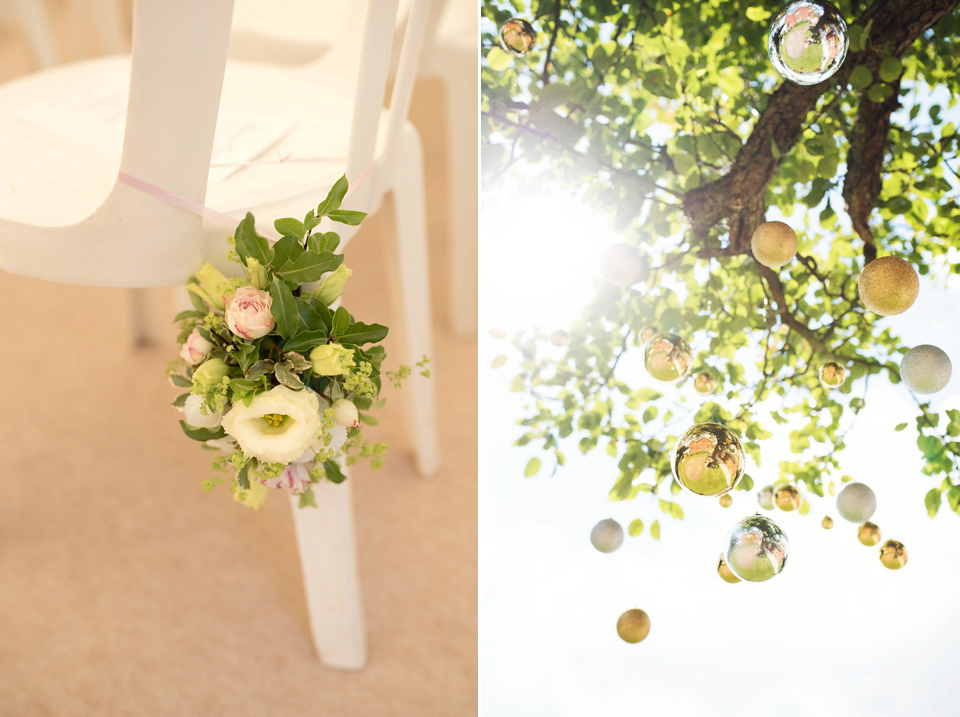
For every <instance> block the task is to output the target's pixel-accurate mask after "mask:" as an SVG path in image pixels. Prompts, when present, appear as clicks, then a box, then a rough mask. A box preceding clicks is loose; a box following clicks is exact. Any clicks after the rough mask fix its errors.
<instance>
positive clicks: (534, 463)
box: [523, 456, 540, 478]
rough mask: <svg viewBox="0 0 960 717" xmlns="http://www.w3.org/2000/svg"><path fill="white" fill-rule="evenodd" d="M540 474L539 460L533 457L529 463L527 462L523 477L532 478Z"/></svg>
mask: <svg viewBox="0 0 960 717" xmlns="http://www.w3.org/2000/svg"><path fill="white" fill-rule="evenodd" d="M539 472H540V459H539V458H537V457H536V456H534V457H533V458H531V459H530V460H529V461H527V467H526V468H524V469H523V475H524V476H526V477H527V478H533V476H535V475H536V474H537V473H539Z"/></svg>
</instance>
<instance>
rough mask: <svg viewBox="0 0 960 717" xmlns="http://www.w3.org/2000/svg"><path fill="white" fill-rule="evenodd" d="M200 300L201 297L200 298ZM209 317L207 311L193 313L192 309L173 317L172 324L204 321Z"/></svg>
mask: <svg viewBox="0 0 960 717" xmlns="http://www.w3.org/2000/svg"><path fill="white" fill-rule="evenodd" d="M198 298H199V297H198ZM206 315H207V312H206V311H200V310H195V311H191V310H190V309H188V310H186V311H181V312H180V313H179V314H177V315H176V316H174V317H173V321H172V322H171V323H174V324H175V323H177V322H178V321H183V320H184V319H202V318H203V317H204V316H206Z"/></svg>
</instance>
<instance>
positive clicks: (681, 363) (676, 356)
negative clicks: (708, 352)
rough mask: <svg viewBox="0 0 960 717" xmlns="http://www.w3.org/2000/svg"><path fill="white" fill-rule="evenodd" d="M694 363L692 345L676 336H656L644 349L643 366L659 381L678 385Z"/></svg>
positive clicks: (662, 334)
mask: <svg viewBox="0 0 960 717" xmlns="http://www.w3.org/2000/svg"><path fill="white" fill-rule="evenodd" d="M692 363H693V353H692V352H691V351H690V345H689V344H688V343H687V342H686V341H684V340H683V339H681V338H680V337H679V336H677V335H676V334H668V333H659V334H654V335H653V336H651V337H650V340H649V341H647V343H646V346H644V349H643V364H644V366H646V368H647V371H648V372H649V374H650V375H651V376H653V377H654V378H655V379H657V380H658V381H664V382H666V383H676V382H677V381H679V380H680V379H681V378H683V377H684V376H686V375H687V373H688V372H689V371H690V365H691V364H692Z"/></svg>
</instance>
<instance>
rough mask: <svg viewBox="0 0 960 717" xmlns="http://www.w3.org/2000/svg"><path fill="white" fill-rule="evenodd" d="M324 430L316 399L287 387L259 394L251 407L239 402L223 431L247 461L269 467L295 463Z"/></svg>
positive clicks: (318, 403)
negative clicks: (263, 463) (249, 459)
mask: <svg viewBox="0 0 960 717" xmlns="http://www.w3.org/2000/svg"><path fill="white" fill-rule="evenodd" d="M321 427H322V423H321V420H320V402H319V401H318V400H317V395H316V394H315V393H313V392H312V391H294V390H293V389H290V388H287V387H286V386H275V387H274V388H271V389H270V390H269V391H267V392H265V393H259V394H257V395H256V396H254V398H253V401H251V402H250V405H249V406H244V405H243V403H242V402H238V403H236V404H234V405H233V408H231V409H230V410H229V411H227V415H225V416H224V417H223V430H224V431H226V432H227V433H228V434H230V435H231V436H233V437H234V438H235V439H236V441H237V443H239V444H240V448H241V450H242V451H243V452H244V453H245V454H246V455H247V457H248V458H256V459H258V460H260V461H264V462H267V463H290V462H292V461H294V460H296V459H297V458H298V457H299V456H300V455H301V454H302V453H303V451H304V450H305V449H306V448H307V447H308V446H310V445H311V444H312V443H313V442H314V441H315V440H316V438H317V435H318V434H319V433H320V429H321Z"/></svg>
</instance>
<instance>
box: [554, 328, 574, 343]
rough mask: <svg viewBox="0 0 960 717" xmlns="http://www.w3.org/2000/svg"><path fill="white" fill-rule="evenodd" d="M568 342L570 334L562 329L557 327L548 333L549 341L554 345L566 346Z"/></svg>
mask: <svg viewBox="0 0 960 717" xmlns="http://www.w3.org/2000/svg"><path fill="white" fill-rule="evenodd" d="M569 342H570V334H568V333H567V332H566V331H564V330H563V329H557V330H556V331H554V332H553V333H552V334H550V343H552V344H553V345H554V346H566V345H567V344H568V343H569Z"/></svg>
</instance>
